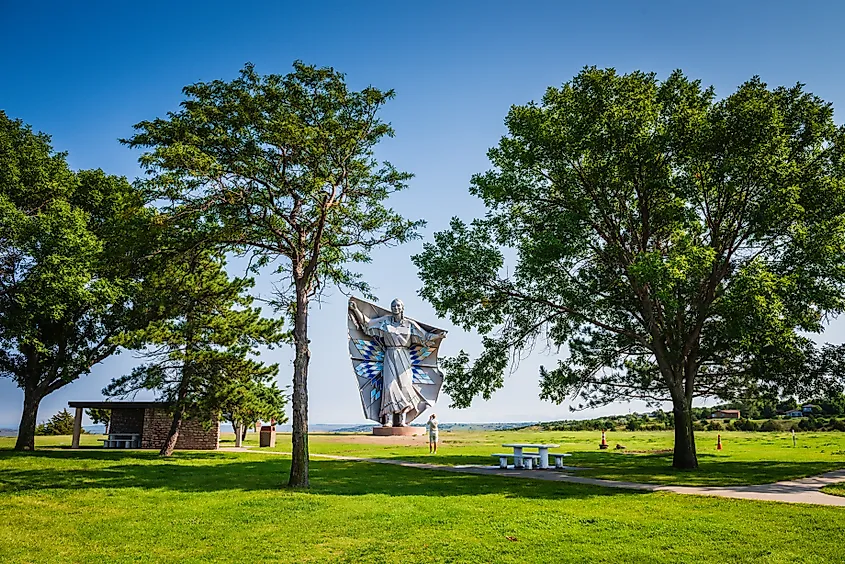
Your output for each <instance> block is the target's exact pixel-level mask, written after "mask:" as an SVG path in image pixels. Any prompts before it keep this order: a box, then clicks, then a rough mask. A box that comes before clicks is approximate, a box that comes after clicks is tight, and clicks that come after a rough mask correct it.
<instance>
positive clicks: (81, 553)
mask: <svg viewBox="0 0 845 564" xmlns="http://www.w3.org/2000/svg"><path fill="white" fill-rule="evenodd" d="M444 435H447V434H445V433H444ZM592 435H594V434H581V433H577V434H572V433H569V434H566V433H564V434H554V433H541V434H536V435H535V434H532V433H530V432H506V433H454V434H448V436H446V437H444V438H445V439H446V441H445V443H444V444H443V446H442V449H441V452H442V454H439V455H438V456H437V457H433V456H432V457H429V455H428V454H427V450H428V449H427V447H423V443H422V442H418V443H417V442H415V443H412V444H409V445H407V446H405V445H389V446H385V445H383V444H382V445H378V444H373V443H371V442H361V441H362V440H364V439H365V438H362V437H360V436H357V437H355V436H353V437H349V438H345V439H344V438H343V437H338V436H331V435H313V436H312V437H311V447H312V450H313V451H315V452H328V451H332V452H335V453H341V452H340V451H343V450H344V449H348V450H347V451H346V452H345V453H346V454H355V453H357V454H366V455H368V456H376V457H379V458H384V457H388V456H393V457H397V458H399V457H400V455H401V457H402V458H407V459H413V457H418V458H419V459H421V460H422V459H425V460H431V461H440V462H447V463H457V462H458V460H459V459H463V460H464V461H466V460H472V459H476V460H483V461H484V463H490V462H492V459H491V458H489V457H487V456H485V454H489V452H495V451H498V450H500V449H501V447H500V446H498V445H500V444H501V442H511V441H519V442H522V441H534V440H543V442H560V443H561V444H562V447H561V449H560V450H567V451H571V452H573V453H574V454H576V455H578V453H583V457H584V458H583V459H582V460H583V461H586V460H588V455H590V456H594V458H591V459H589V460H591V463H592V465H593V466H594V469H593V470H591V472H601V471H602V470H601V468H604V470H603V471H604V472H606V473H613V472H623V470H624V469H625V468H626V467H628V468H631V469H632V471H636V469H637V468H640V471H639V472H640V475H641V476H645V477H652V478H653V479H655V478H654V477H655V476H657V477H658V478H656V479H664V480H669V478H672V477H673V476H674V474H673V473H671V472H669V471H666V470H662V471H659V472H658V471H657V470H656V467H657V464H656V462H654V461H652V460H650V459H649V457H650V456H658V457H663V455H660V454H658V455H649V454H628V455H622V454H619V453H616V452H614V453H600V454H596V453H591V452H590V450H589V449H595V450H596V451H597V450H598V449H597V441H596V440H595V437H593V436H592ZM702 435H705V436H706V434H702ZM564 436H568V437H571V441H572V442H571V443H569V444H564V442H565V441H563V440H562V438H563V437H564ZM638 437H641V438H638ZM726 437H727V438H728V439H729V440H727V441H726V445H725V446H726V450H724V451H722V452H721V453H712V454H713V457H714V458H715V459H716V460H715V461H713V462H712V465H713V466H714V469H715V467H716V465H718V464H731V460H732V459H735V460H733V463H735V465H736V468H744V469H746V470H747V471H748V472H750V473H751V474H752V475H755V476H762V475H765V474H767V473H768V474H772V473H779V474H785V473H786V470H785V469H787V468H788V469H790V471H791V472H793V473H794V472H798V471H799V470H800V472H801V473H803V472H804V470H805V469H808V468H819V467H822V466H824V467H835V466H837V464H838V465H839V466H841V467H845V462H843V457H842V454H841V450H843V448H842V445H843V438H845V434H843V435H842V436H841V437H842V438H840V435H838V434H834V433H820V434H818V436H814V437H811V436H810V435H800V436H799V447H798V448H795V449H792V447H791V446H789V447H787V446H784V445H782V444H780V442H779V441H780V439H781V438H780V437H779V436H777V435H767V434H760V433H757V434H749V436H748V437H747V440H748V441H749V443H748V444H746V445H745V446H744V447H742V448H741V445H742V444H743V443H742V442H740V438H743V440H745V436H739V435H734V434H723V439H724V438H726ZM503 438H504V440H503ZM714 438H715V437H714ZM754 438H757V440H758V441H760V440H762V441H773V444H769V445H766V444H763V443H759V445H758V446H754V445H757V444H758V443H755V442H754V441H753V439H754ZM95 439H96V437H84V439H83V444H89V445H91V444H95V443H96V440H95ZM622 439H624V440H625V444H626V446H627V447H628V448H629V449H631V450H649V449H648V448H646V447H648V446H649V445H651V446H653V447H654V448H653V449H651V450H660V449H662V448H663V447H664V446H666V445H667V444H668V443H671V435H666V436H664V434H661V433H656V434H654V433H633V434H625V435H624V436H623V435H622V434H618V433H617V434H611V435H610V441H611V446H613V445H614V444H615V443H616V442H622ZM252 440H253V439H252V437H250V442H252ZM286 440H287V439H286V436H285V435H280V436H279V445H278V446H277V449H279V450H281V449H284V448H285V444H284V443H285V441H286ZM578 441H581V443H583V444H582V447H583V450H579V449H578V448H577V443H578ZM639 441H642V443H640V442H639ZM667 441H668V443H667ZM714 442H715V441H714ZM829 442H831V443H832V444H828V443H829ZM67 444H69V438H66V437H61V438H39V441H38V445H39V447H41V449H42V450H37V451H36V452H34V453H15V452H13V451H11V450H10V449H11V446H12V445H13V439H0V562H3V563H6V562H92V563H93V562H97V563H99V562H250V563H258V562H403V563H407V562H484V563H486V562H526V561H540V562H709V561H719V562H845V553H843V550H842V546H843V542H845V511H843V509H842V508H836V507H819V506H805V505H789V504H778V503H765V502H754V501H745V500H731V499H719V498H707V497H697V496H681V495H675V494H669V493H641V492H633V491H626V490H615V489H607V488H599V487H590V486H583V485H576V484H566V483H552V482H540V481H532V480H520V479H510V478H501V477H497V476H473V475H462V474H454V473H446V472H437V471H428V470H416V469H411V468H402V467H397V466H388V465H378V464H369V463H362V462H347V461H338V460H329V459H319V458H317V457H315V458H314V459H312V463H311V469H312V472H311V478H312V487H311V489H310V490H308V491H291V490H288V489H287V488H285V487H284V483H285V481H286V479H287V473H288V471H289V468H290V462H289V460H288V458H287V457H286V456H284V455H268V454H263V453H251V452H248V453H227V452H206V453H198V452H179V453H177V454H176V455H175V456H174V457H172V458H171V459H159V458H158V456H157V455H156V453H155V452H150V451H104V450H102V449H80V450H70V449H67V448H62V446H61V445H67ZM699 444H700V447H701V448H700V450H701V453H702V461H704V460H709V456H708V457H705V456H704V455H705V454H707V455H709V454H711V453H708V452H707V449H706V448H704V444H705V439H703V438H701V437H700V438H699ZM789 444H790V445H791V439H790V441H789ZM51 445H52V446H51ZM344 445H345V446H344ZM638 445H639V446H638ZM490 447H492V448H493V450H490ZM805 447H806V448H805ZM423 448H425V452H422V449H423ZM732 449H733V450H732ZM836 450H838V451H840V454H838V455H834V454H832V452H833V451H836ZM726 451H727V452H726ZM605 455H606V456H605ZM579 456H580V455H579ZM599 456H604V459H605V460H606V464H605V465H604V466H601V467H600V466H599V464H598V463H597V462H601V461H602V460H603V459H602V458H599ZM721 457H725V460H721ZM572 458H573V459H574V458H576V456H573V457H572ZM616 458H619V459H620V460H619V461H618V462H617V461H616ZM629 459H630V460H634V461H645V462H628V460H629ZM664 460H665V459H664ZM755 460H756V462H755ZM579 463H580V461H579ZM637 464H640V465H639V466H638V465H637ZM770 464H773V465H775V466H776V467H777V468H779V470H777V471H776V472H775V471H774V470H771V469H770V470H755V467H757V466H768V465H770ZM704 472H705V470H704V469H703V470H701V471H699V472H698V473H696V474H695V476H699V477H693V475H692V474H689V475H686V477H685V478H683V480H685V482H684V483H696V482H695V480H704V479H705V478H704V477H703V474H704ZM661 476H662V477H663V478H660V477H661ZM626 479H632V477H631V476H626ZM672 479H673V480H674V479H676V478H672ZM722 479H723V480H738V479H739V478H738V477H736V472H733V471H727V469H724V470H723V471H722ZM707 483H709V482H707Z"/></svg>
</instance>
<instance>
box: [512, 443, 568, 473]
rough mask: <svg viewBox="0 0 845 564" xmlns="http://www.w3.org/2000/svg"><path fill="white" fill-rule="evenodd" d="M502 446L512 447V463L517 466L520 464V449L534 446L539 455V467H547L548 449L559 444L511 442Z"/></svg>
mask: <svg viewBox="0 0 845 564" xmlns="http://www.w3.org/2000/svg"><path fill="white" fill-rule="evenodd" d="M502 446H503V447H510V448H513V465H514V466H515V467H517V468H520V467H521V466H522V449H524V448H536V449H537V452H538V453H539V455H540V468H543V469H547V468H548V467H549V449H550V448H557V447H559V446H560V445H553V444H548V445H539V444H526V443H513V444H504V445H502Z"/></svg>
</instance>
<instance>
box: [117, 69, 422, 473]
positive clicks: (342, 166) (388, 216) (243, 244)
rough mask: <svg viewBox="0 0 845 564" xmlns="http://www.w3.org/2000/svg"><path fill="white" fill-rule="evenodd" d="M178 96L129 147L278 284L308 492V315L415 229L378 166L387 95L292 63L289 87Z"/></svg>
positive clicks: (282, 83) (298, 453)
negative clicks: (377, 253)
mask: <svg viewBox="0 0 845 564" xmlns="http://www.w3.org/2000/svg"><path fill="white" fill-rule="evenodd" d="M184 93H185V95H186V100H185V101H184V102H182V107H181V109H180V110H179V111H177V112H174V113H172V114H170V115H168V117H167V118H165V119H156V120H153V121H145V122H142V123H140V124H138V125H137V126H136V129H137V133H136V135H135V136H134V137H132V138H131V139H129V140H127V141H126V142H127V143H128V144H129V145H130V146H132V147H142V148H145V149H148V151H147V152H146V153H144V155H143V156H142V157H141V163H142V164H143V165H144V166H145V167H146V168H147V169H148V170H149V172H150V173H151V174H152V177H151V178H152V179H151V181H150V186H152V187H156V188H157V189H158V191H159V193H160V195H162V196H164V197H169V198H171V199H172V200H173V201H174V203H175V204H182V205H185V206H186V207H187V208H191V209H194V210H198V211H201V212H202V213H203V214H204V217H205V221H206V222H207V223H208V224H210V225H216V226H218V227H219V228H220V229H221V234H220V240H221V241H222V242H224V243H226V244H227V245H228V246H229V247H230V248H232V249H235V250H239V251H242V252H245V253H250V254H251V255H252V256H253V258H254V259H255V260H254V262H253V265H254V266H255V267H256V268H260V267H262V266H264V265H272V266H273V267H274V268H275V269H276V270H275V272H276V274H277V275H279V276H280V277H281V280H280V281H279V283H278V284H277V285H276V288H277V289H278V295H277V299H276V303H277V306H278V307H279V308H280V309H281V310H283V311H284V312H285V313H286V314H287V315H289V316H290V317H291V318H292V321H293V342H294V346H295V349H296V356H295V359H294V374H293V398H292V400H293V422H292V423H293V445H292V446H293V458H292V464H291V471H290V480H289V484H290V485H291V486H295V487H307V486H308V387H307V382H308V364H309V359H310V356H311V352H310V349H309V346H308V343H309V339H308V307H309V304H310V303H311V301H312V300H313V299H315V298H317V297H319V295H320V293H321V292H322V291H323V289H324V288H326V287H327V286H331V285H335V286H339V287H341V288H346V289H355V290H358V291H359V292H362V293H365V294H368V286H367V285H366V284H365V283H364V282H363V281H362V280H361V279H360V277H359V276H358V275H357V274H356V273H355V272H353V271H351V270H349V268H348V264H349V263H352V262H365V261H368V260H369V252H370V250H371V249H372V248H373V247H376V246H378V245H389V244H395V243H402V242H404V241H407V240H408V239H410V238H411V237H413V236H414V235H415V233H416V231H415V229H416V228H417V227H418V226H419V225H420V222H412V221H408V220H405V219H403V218H402V217H401V216H400V215H398V214H397V213H395V212H394V211H393V210H391V209H389V208H387V207H386V206H385V205H384V202H385V200H386V199H387V198H388V197H389V196H390V194H392V193H393V192H396V191H398V190H401V189H403V188H405V186H406V184H405V183H406V181H407V180H408V179H409V178H410V176H411V175H410V174H408V173H404V172H400V171H398V170H396V169H395V168H394V167H393V166H392V165H390V164H389V163H386V162H385V163H378V162H377V161H376V160H375V157H374V147H375V146H376V144H377V143H378V142H379V141H380V140H382V139H383V138H384V137H386V136H391V135H392V134H393V130H392V129H391V127H390V125H389V124H387V123H384V122H383V121H381V119H380V118H379V117H378V115H377V114H378V111H379V109H380V108H381V107H382V106H383V105H384V103H385V102H387V101H388V100H389V99H390V98H391V97H392V96H393V92H392V91H382V90H378V89H376V88H373V87H367V88H364V89H363V90H360V91H354V90H350V89H349V88H348V87H347V85H346V83H345V80H344V76H343V75H342V74H340V73H338V72H336V71H334V70H333V69H331V68H315V67H313V66H308V65H304V64H302V63H299V62H297V63H294V70H293V72H292V73H290V74H287V75H284V76H281V75H275V74H274V75H267V76H261V75H259V74H257V73H256V72H255V70H254V68H253V67H252V65H247V66H246V67H245V68H244V69H243V70H242V71H241V73H240V76H239V77H238V78H237V79H235V80H233V81H231V82H225V81H220V80H215V81H212V82H207V83H203V82H201V83H197V84H193V85H191V86H187V87H186V88H185V89H184Z"/></svg>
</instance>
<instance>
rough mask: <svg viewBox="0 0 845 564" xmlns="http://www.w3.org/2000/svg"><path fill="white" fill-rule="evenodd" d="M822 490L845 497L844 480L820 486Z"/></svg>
mask: <svg viewBox="0 0 845 564" xmlns="http://www.w3.org/2000/svg"><path fill="white" fill-rule="evenodd" d="M822 491H823V492H824V493H826V494H830V495H838V496H842V497H845V482H840V483H838V484H831V485H829V486H825V487H823V488H822Z"/></svg>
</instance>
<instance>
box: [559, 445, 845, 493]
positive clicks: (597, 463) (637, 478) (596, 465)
mask: <svg viewBox="0 0 845 564" xmlns="http://www.w3.org/2000/svg"><path fill="white" fill-rule="evenodd" d="M573 459H574V460H573V463H574V464H576V465H578V466H583V467H585V469H584V470H583V471H579V475H581V476H586V477H591V478H607V479H613V480H626V481H631V482H641V483H650V484H671V485H688V486H742V485H754V484H769V483H772V482H779V481H784V480H792V479H798V478H806V477H809V476H816V475H818V474H823V473H824V472H829V471H831V470H837V469H840V468H842V467H843V466H845V463H843V462H842V461H841V460H830V461H823V460H815V461H784V460H754V461H741V460H730V459H725V458H724V457H720V456H715V455H712V454H706V453H700V454H699V455H698V463H699V466H698V469H696V470H676V469H675V468H673V467H672V455H671V454H637V455H621V454H611V455H607V454H604V453H587V452H582V453H578V457H577V459H575V457H573Z"/></svg>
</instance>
